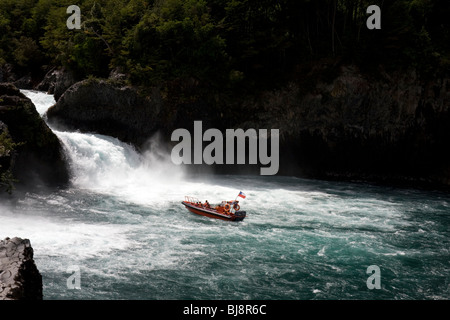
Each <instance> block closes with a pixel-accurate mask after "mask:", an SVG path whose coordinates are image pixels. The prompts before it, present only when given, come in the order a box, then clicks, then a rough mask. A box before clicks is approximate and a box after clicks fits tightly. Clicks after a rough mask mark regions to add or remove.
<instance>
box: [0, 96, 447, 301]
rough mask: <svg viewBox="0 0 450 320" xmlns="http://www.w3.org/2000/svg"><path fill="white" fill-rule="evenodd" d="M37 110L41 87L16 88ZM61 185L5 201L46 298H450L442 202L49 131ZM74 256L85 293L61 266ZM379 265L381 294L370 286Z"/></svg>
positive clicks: (41, 108) (2, 232)
mask: <svg viewBox="0 0 450 320" xmlns="http://www.w3.org/2000/svg"><path fill="white" fill-rule="evenodd" d="M24 93H25V94H26V95H27V96H29V97H30V98H31V99H32V100H33V102H34V103H35V105H36V108H37V110H38V112H39V113H40V114H41V115H42V116H43V117H44V118H45V112H46V110H47V109H48V108H49V107H50V106H51V105H52V104H54V103H55V102H54V99H53V97H52V96H50V95H46V94H44V93H40V92H33V91H24ZM53 131H54V132H55V134H56V135H57V136H58V138H59V139H60V140H61V142H62V144H63V146H64V150H65V153H66V156H67V158H68V161H69V165H70V171H71V184H70V186H69V187H67V188H65V189H59V190H50V191H48V190H44V191H42V192H29V193H27V194H25V195H23V196H20V197H19V198H17V199H14V201H11V202H10V203H3V204H0V210H1V215H0V218H1V223H0V238H4V237H6V236H9V237H13V236H20V237H23V238H28V239H30V240H31V243H32V245H33V248H34V250H35V260H36V263H37V266H38V268H39V270H40V271H41V273H42V275H43V280H44V298H45V299H446V298H447V299H448V298H449V277H448V275H449V271H450V263H449V256H450V255H449V248H450V241H449V237H450V235H449V224H450V214H449V212H450V199H449V197H448V195H447V194H443V193H440V192H425V191H419V190H407V189H398V190H397V189H393V188H388V187H374V186H370V185H365V184H349V183H336V182H325V181H314V180H304V179H298V178H295V177H276V176H274V177H260V176H235V175H226V176H214V175H205V176H192V175H187V174H186V172H185V171H184V169H183V168H182V167H179V166H176V165H174V164H172V163H171V161H170V153H169V152H168V150H167V149H166V148H165V146H163V145H162V144H161V143H160V140H159V139H158V137H157V136H155V137H149V139H151V141H150V142H151V143H150V144H149V145H152V148H151V149H149V150H147V151H145V152H142V153H139V152H137V151H136V150H135V149H134V148H133V147H132V146H130V145H128V144H125V143H123V142H121V141H119V140H117V139H115V138H112V137H108V136H103V135H99V134H95V133H80V132H69V131H62V130H60V131H58V130H54V129H53ZM239 191H243V192H245V194H246V195H247V198H246V199H245V200H241V207H242V208H243V209H244V210H246V211H247V218H246V219H245V220H244V221H243V222H239V223H230V222H227V221H220V220H215V219H210V218H206V217H201V216H197V215H194V214H192V213H189V212H188V211H187V210H186V209H185V208H184V207H183V206H182V205H181V201H182V200H183V199H184V196H185V195H192V196H196V197H197V198H199V199H201V200H208V201H209V202H211V203H214V202H218V201H221V200H225V199H227V200H232V199H234V198H235V197H236V196H237V194H238V193H239ZM74 265H75V266H79V267H80V270H81V290H70V289H68V288H67V285H66V281H67V278H68V277H69V275H70V273H68V271H67V270H68V268H69V267H71V266H74ZM371 265H377V266H379V267H380V270H381V284H382V288H381V289H380V290H370V289H368V287H367V285H366V280H367V277H368V275H367V274H366V270H367V267H369V266H371Z"/></svg>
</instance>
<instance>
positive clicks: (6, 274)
mask: <svg viewBox="0 0 450 320" xmlns="http://www.w3.org/2000/svg"><path fill="white" fill-rule="evenodd" d="M0 300H42V276H41V274H40V273H39V270H38V269H37V267H36V265H35V263H34V260H33V248H32V247H31V244H30V240H28V239H21V238H12V239H10V238H6V239H5V240H1V241H0Z"/></svg>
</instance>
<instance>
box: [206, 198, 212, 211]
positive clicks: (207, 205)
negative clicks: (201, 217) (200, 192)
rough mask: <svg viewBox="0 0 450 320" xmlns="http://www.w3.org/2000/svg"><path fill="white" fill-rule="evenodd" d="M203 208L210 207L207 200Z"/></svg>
mask: <svg viewBox="0 0 450 320" xmlns="http://www.w3.org/2000/svg"><path fill="white" fill-rule="evenodd" d="M205 208H207V209H211V206H210V205H209V202H208V200H206V202H205Z"/></svg>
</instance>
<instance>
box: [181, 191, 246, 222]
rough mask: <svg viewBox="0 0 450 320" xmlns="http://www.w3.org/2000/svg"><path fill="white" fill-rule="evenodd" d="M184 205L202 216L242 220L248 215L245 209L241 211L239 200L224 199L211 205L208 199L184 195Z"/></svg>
mask: <svg viewBox="0 0 450 320" xmlns="http://www.w3.org/2000/svg"><path fill="white" fill-rule="evenodd" d="M181 203H182V204H184V206H185V207H186V208H187V209H188V210H189V211H190V212H193V213H195V214H199V215H201V216H205V217H210V218H216V219H222V220H229V221H242V220H244V218H245V217H246V216H247V213H246V212H245V211H240V206H239V201H237V200H234V201H222V203H220V204H218V205H215V206H211V205H210V204H209V203H208V200H206V202H205V203H202V202H200V201H199V200H198V199H196V198H193V197H187V196H186V197H184V201H183V202H181Z"/></svg>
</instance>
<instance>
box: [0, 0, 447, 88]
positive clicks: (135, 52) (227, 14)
mask: <svg viewBox="0 0 450 320" xmlns="http://www.w3.org/2000/svg"><path fill="white" fill-rule="evenodd" d="M76 2H77V3H76V4H77V5H78V6H80V8H81V13H82V28H81V30H68V29H67V27H66V20H67V18H68V17H69V15H68V14H67V13H66V9H67V7H68V6H69V5H72V4H75V3H74V1H72V0H0V64H2V63H5V62H8V63H11V64H13V65H14V66H15V67H16V68H19V69H20V68H21V69H26V70H32V71H33V70H34V69H37V68H39V67H40V66H41V65H42V64H50V65H56V66H65V67H68V68H70V69H72V70H73V71H75V72H76V73H77V74H78V75H79V76H80V77H87V76H89V75H92V76H96V77H107V76H108V74H109V72H110V71H111V70H113V69H117V70H121V71H122V72H124V73H126V74H127V75H129V78H130V81H131V82H132V83H134V84H139V85H155V84H161V83H162V82H166V81H172V80H174V79H178V78H194V79H197V80H199V81H200V82H201V83H206V84H208V85H209V86H216V87H221V88H223V87H228V88H234V87H241V88H242V87H245V88H258V87H260V86H267V85H269V86H270V85H273V83H276V82H283V80H285V79H286V78H287V77H290V76H292V75H293V73H295V72H293V71H295V70H296V68H297V67H298V66H300V65H302V64H304V63H305V62H310V61H318V60H320V59H322V58H329V57H331V58H341V59H345V61H348V62H352V63H357V64H359V65H361V66H366V67H367V66H370V65H377V64H379V63H383V64H385V65H386V66H388V67H389V66H395V67H409V66H414V67H417V68H418V69H419V71H423V72H428V71H429V70H431V69H435V68H436V67H446V68H448V66H449V65H450V50H449V49H450V48H449V45H450V28H449V23H450V22H449V21H450V20H449V19H448V17H449V16H450V8H449V7H450V6H449V3H448V0H435V1H432V0H412V1H410V0H395V1H393V0H385V1H365V0H315V1H310V0H153V1H152V0H79V1H76ZM371 4H377V5H379V6H380V7H381V10H382V29H381V30H368V29H367V28H366V19H367V17H368V15H367V13H366V8H367V7H368V6H369V5H371Z"/></svg>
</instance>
